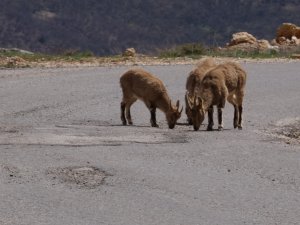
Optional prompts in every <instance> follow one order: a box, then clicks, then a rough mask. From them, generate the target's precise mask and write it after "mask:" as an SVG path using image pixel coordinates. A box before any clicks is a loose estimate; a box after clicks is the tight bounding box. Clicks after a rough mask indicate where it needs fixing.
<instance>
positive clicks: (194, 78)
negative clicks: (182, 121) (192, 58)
mask: <svg viewBox="0 0 300 225" xmlns="http://www.w3.org/2000/svg"><path fill="white" fill-rule="evenodd" d="M216 66H217V64H216V63H215V61H214V59H213V58H206V59H204V60H202V61H200V62H199V63H198V64H197V67H196V68H195V69H194V70H193V71H191V72H190V73H189V76H188V77H187V80H186V93H185V113H186V115H187V121H188V124H189V125H192V124H193V121H192V109H191V108H190V107H189V104H188V99H189V98H190V99H194V97H195V95H197V94H196V93H195V87H196V86H199V85H200V83H201V81H202V79H203V77H204V75H205V73H206V72H207V71H208V70H210V69H212V68H214V67H216Z"/></svg>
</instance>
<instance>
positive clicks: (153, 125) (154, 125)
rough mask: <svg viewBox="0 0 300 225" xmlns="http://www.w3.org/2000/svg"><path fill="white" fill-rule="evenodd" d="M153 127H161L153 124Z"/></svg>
mask: <svg viewBox="0 0 300 225" xmlns="http://www.w3.org/2000/svg"><path fill="white" fill-rule="evenodd" d="M151 126H152V127H159V126H158V125H157V124H152V125H151Z"/></svg>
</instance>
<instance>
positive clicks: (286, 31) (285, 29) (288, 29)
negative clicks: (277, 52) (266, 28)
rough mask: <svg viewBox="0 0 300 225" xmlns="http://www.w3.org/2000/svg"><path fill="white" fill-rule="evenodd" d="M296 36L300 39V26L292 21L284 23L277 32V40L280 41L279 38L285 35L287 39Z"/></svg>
mask: <svg viewBox="0 0 300 225" xmlns="http://www.w3.org/2000/svg"><path fill="white" fill-rule="evenodd" d="M293 36H295V37H297V38H298V39H300V27H298V26H296V25H295V24H292V23H283V24H282V25H280V26H279V27H278V28H277V32H276V41H277V42H278V43H280V41H279V39H280V38H281V37H285V38H286V39H289V40H291V39H292V37H293Z"/></svg>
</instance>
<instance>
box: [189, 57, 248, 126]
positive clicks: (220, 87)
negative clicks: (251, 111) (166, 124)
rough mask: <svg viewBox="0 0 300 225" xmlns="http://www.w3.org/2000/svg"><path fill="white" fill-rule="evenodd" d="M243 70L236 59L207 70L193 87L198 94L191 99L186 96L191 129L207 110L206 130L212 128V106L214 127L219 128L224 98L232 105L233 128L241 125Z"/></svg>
mask: <svg viewBox="0 0 300 225" xmlns="http://www.w3.org/2000/svg"><path fill="white" fill-rule="evenodd" d="M246 78H247V75H246V72H245V71H244V70H243V69H242V68H241V67H240V66H239V65H238V64H236V63H233V62H227V63H224V64H221V65H219V66H217V67H215V68H214V69H212V70H210V71H208V72H207V73H206V74H205V76H204V78H203V80H202V82H201V83H200V85H199V86H197V87H196V88H197V89H198V94H197V96H195V98H194V99H191V98H188V104H189V105H190V107H191V108H192V120H193V126H194V130H198V129H199V127H200V125H201V124H202V122H203V120H204V117H205V113H206V112H208V126H207V130H212V129H213V125H214V122H213V106H214V105H216V106H217V107H218V123H219V124H218V130H222V129H223V118H222V111H223V108H224V106H225V102H226V99H227V100H228V102H230V103H231V104H232V105H233V107H234V119H233V126H234V128H237V127H238V128H239V129H242V113H243V98H244V89H245V85H246Z"/></svg>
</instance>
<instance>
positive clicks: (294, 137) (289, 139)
mask: <svg viewBox="0 0 300 225" xmlns="http://www.w3.org/2000/svg"><path fill="white" fill-rule="evenodd" d="M271 135H272V136H273V137H275V138H276V139H279V140H283V141H285V142H286V143H287V144H291V143H300V118H298V117H297V118H285V119H282V120H279V121H277V122H276V123H275V124H274V126H273V128H272V129H271Z"/></svg>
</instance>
